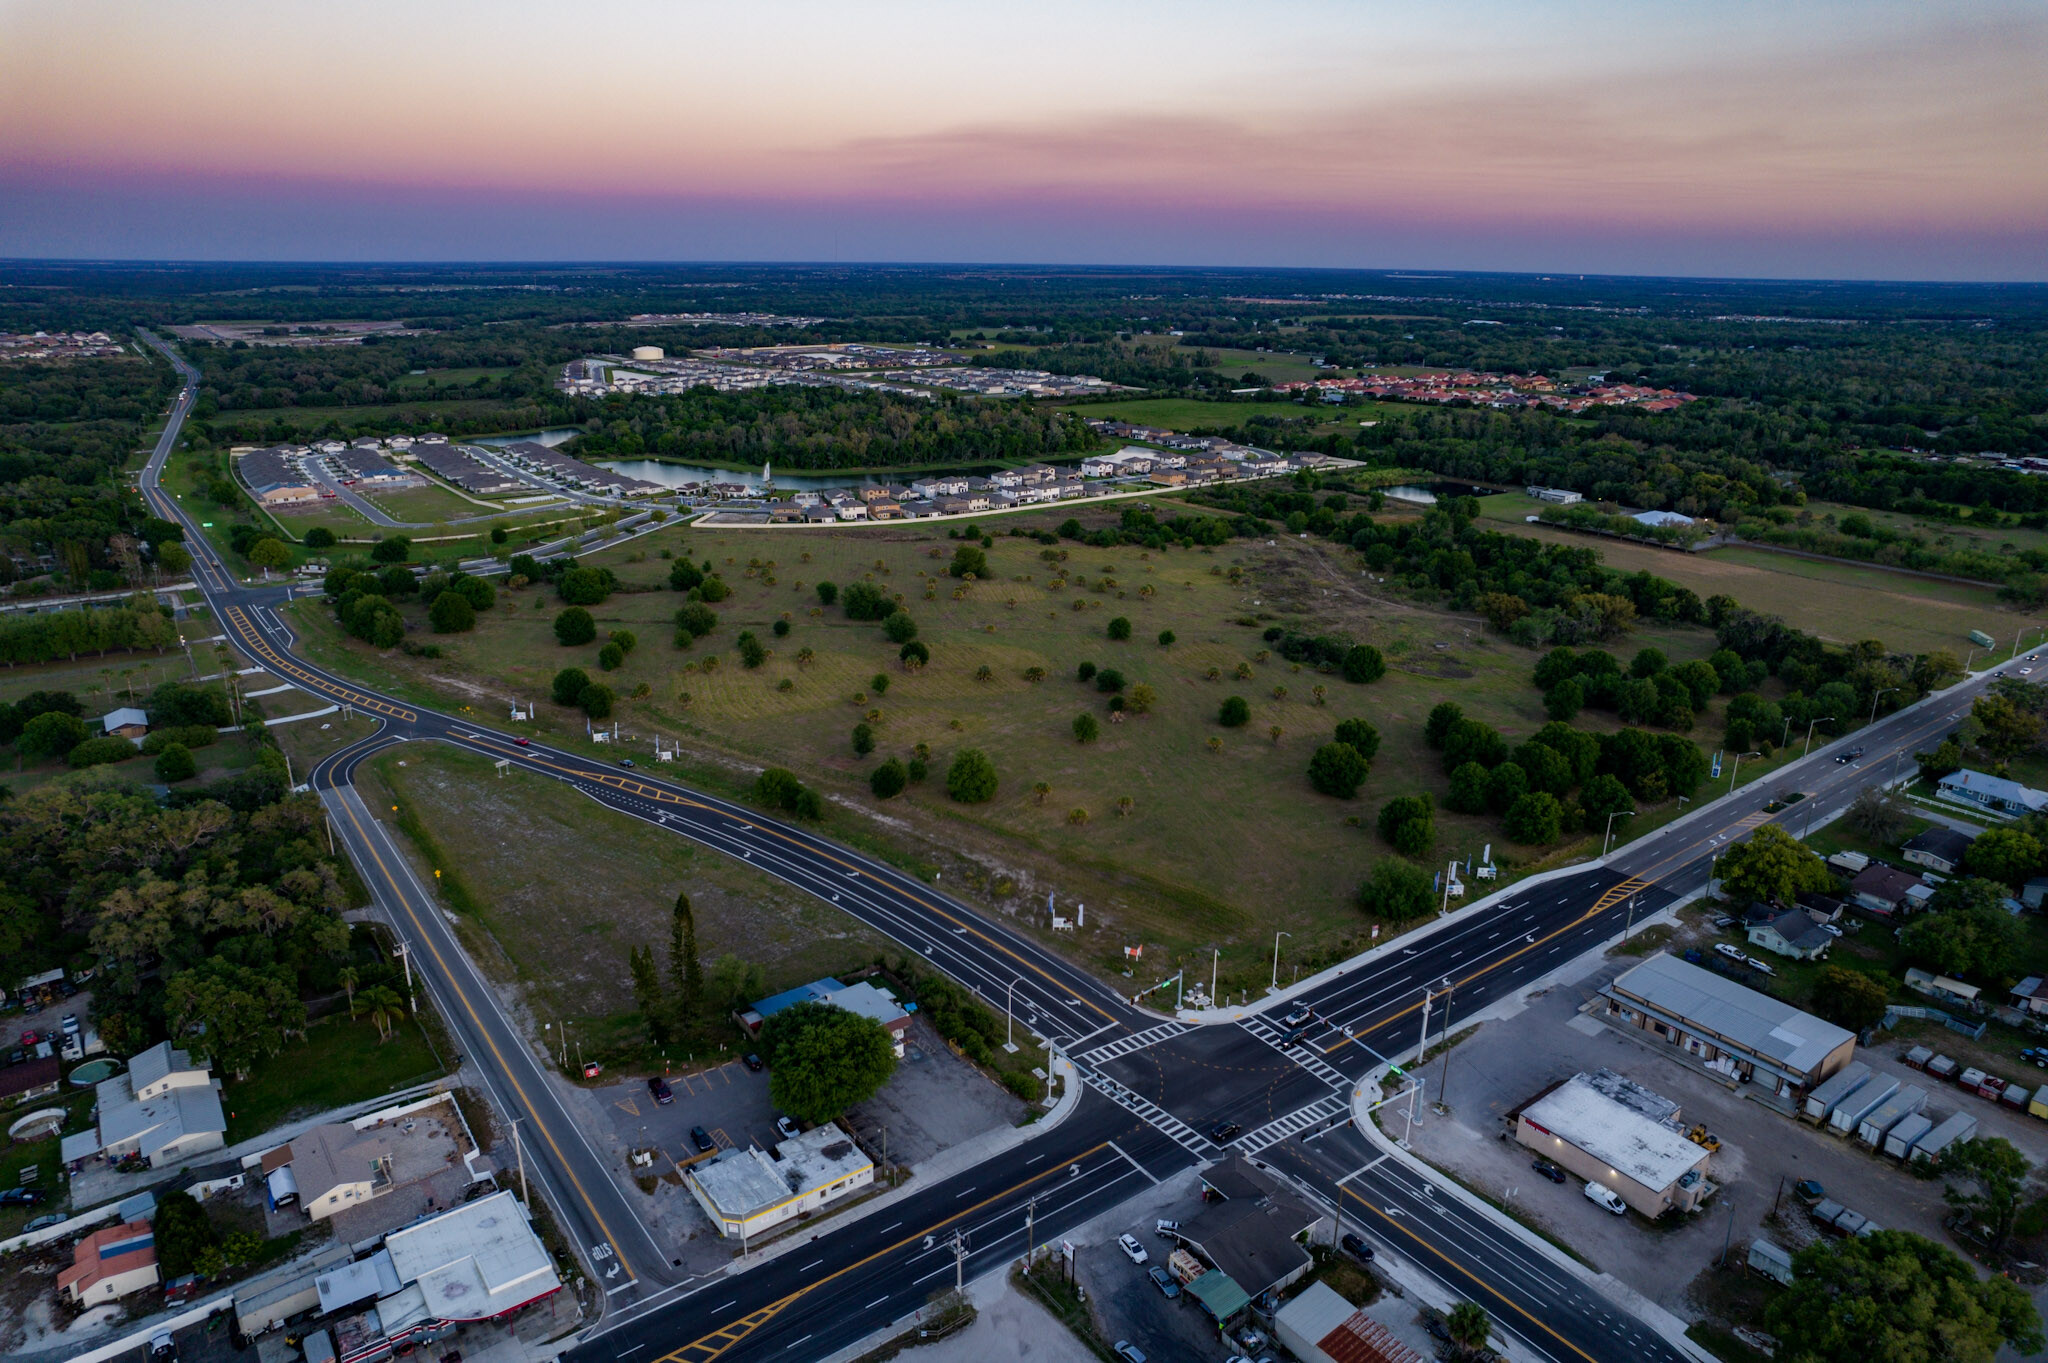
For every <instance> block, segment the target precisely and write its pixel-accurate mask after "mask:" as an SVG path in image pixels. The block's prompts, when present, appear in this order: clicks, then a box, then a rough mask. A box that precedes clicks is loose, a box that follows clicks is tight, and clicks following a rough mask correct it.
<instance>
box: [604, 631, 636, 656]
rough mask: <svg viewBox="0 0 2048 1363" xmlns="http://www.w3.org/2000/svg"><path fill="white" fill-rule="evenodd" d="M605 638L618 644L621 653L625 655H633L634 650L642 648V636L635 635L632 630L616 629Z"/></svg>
mask: <svg viewBox="0 0 2048 1363" xmlns="http://www.w3.org/2000/svg"><path fill="white" fill-rule="evenodd" d="M604 637H605V638H606V639H607V640H609V641H610V642H612V643H615V644H617V645H618V646H619V649H620V651H621V652H624V653H631V652H632V651H633V650H634V649H636V648H638V647H640V636H639V635H637V634H635V633H633V631H632V630H630V629H615V630H613V631H612V632H611V633H610V634H607V635H605V636H604Z"/></svg>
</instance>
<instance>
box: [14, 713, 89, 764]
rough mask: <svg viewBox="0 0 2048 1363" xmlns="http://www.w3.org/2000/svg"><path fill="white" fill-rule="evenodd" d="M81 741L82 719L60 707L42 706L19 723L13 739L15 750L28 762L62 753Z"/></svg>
mask: <svg viewBox="0 0 2048 1363" xmlns="http://www.w3.org/2000/svg"><path fill="white" fill-rule="evenodd" d="M83 742H85V723H84V721H82V720H80V719H79V718H78V716H76V715H68V714H65V713H64V712H63V711H61V710H46V711H44V712H43V713H42V714H39V715H37V716H35V717H34V718H33V719H31V720H29V721H28V723H26V724H24V725H22V726H21V735H20V736H19V737H18V738H16V739H15V740H14V748H15V751H16V752H18V753H20V754H21V755H22V757H24V758H26V759H27V760H28V761H30V762H40V761H42V760H43V759H44V758H47V757H63V756H64V755H65V754H67V753H69V752H70V751H71V750H72V749H73V748H75V747H77V746H78V745H79V744H81V743H83Z"/></svg>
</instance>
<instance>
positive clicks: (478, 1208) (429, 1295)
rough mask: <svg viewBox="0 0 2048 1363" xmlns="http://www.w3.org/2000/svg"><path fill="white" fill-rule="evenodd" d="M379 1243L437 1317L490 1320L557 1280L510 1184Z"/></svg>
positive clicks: (549, 1289)
mask: <svg viewBox="0 0 2048 1363" xmlns="http://www.w3.org/2000/svg"><path fill="white" fill-rule="evenodd" d="M384 1248H385V1251H386V1252H387V1253H389V1254H390V1256H391V1264H392V1267H393V1268H394V1269H396V1270H397V1272H398V1277H399V1279H400V1281H402V1282H407V1283H414V1284H417V1285H418V1287H419V1289H420V1291H421V1293H422V1294H423V1295H424V1297H425V1305H426V1309H427V1310H428V1311H430V1312H431V1313H432V1314H433V1315H434V1316H436V1317H438V1318H439V1319H441V1320H491V1319H494V1318H496V1317H498V1316H502V1315H504V1314H505V1313H506V1312H508V1311H516V1310H518V1309H519V1308H520V1307H522V1306H525V1305H527V1304H528V1303H530V1302H536V1301H539V1300H540V1299H541V1298H542V1297H545V1296H547V1295H549V1294H550V1293H553V1292H556V1291H559V1290H560V1289H561V1286H562V1280H561V1278H560V1277H558V1276H557V1275H556V1273H555V1265H554V1261H553V1260H552V1259H550V1258H549V1257H548V1252H547V1248H546V1247H545V1246H543V1245H542V1244H541V1242H540V1237H539V1236H538V1235H535V1234H534V1233H533V1225H532V1223H531V1222H530V1221H529V1220H528V1219H527V1215H526V1209H525V1208H524V1207H522V1206H520V1205H519V1200H518V1199H517V1198H515V1197H513V1196H512V1193H511V1190H510V1189H507V1190H506V1191H504V1192H501V1193H493V1194H491V1195H490V1196H489V1197H480V1198H478V1199H477V1200H476V1201H474V1202H470V1203H466V1204H464V1205H463V1206H460V1207H453V1208H450V1209H449V1210H448V1211H445V1212H442V1213H441V1214H440V1215H439V1216H434V1217H429V1218H428V1219H427V1220H425V1221H421V1222H418V1223H417V1224H415V1225H411V1226H407V1227H406V1228H405V1229H404V1230H399V1231H393V1232H392V1233H391V1234H389V1235H387V1236H385V1237H384Z"/></svg>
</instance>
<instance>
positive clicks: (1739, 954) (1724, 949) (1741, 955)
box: [1714, 942, 1749, 962]
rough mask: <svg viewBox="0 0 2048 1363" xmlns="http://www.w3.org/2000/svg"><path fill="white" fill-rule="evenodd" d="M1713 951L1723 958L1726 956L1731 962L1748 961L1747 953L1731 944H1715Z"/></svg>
mask: <svg viewBox="0 0 2048 1363" xmlns="http://www.w3.org/2000/svg"><path fill="white" fill-rule="evenodd" d="M1714 950H1716V951H1718V952H1720V953H1721V954H1722V955H1723V956H1726V957H1727V958H1728V959H1729V960H1731V961H1744V962H1746V961H1748V960H1749V956H1748V955H1747V953H1745V952H1744V951H1743V949H1742V948H1741V947H1739V946H1735V945H1733V944H1732V943H1728V942H1716V943H1714Z"/></svg>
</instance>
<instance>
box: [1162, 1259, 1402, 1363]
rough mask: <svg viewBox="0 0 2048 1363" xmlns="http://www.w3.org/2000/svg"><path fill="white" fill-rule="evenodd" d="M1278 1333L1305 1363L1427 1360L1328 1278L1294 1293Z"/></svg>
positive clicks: (1276, 1327)
mask: <svg viewBox="0 0 2048 1363" xmlns="http://www.w3.org/2000/svg"><path fill="white" fill-rule="evenodd" d="M1197 1281H1200V1280H1199V1279H1197ZM1273 1335H1274V1337H1275V1338H1277V1339H1278V1340H1279V1341H1280V1342H1281V1343H1282V1344H1284V1345H1286V1346H1287V1351H1288V1352H1289V1353H1291V1354H1293V1355H1294V1356H1295V1357H1296V1358H1298V1359H1301V1360H1302V1363H1425V1360H1424V1359H1423V1356H1422V1355H1421V1354H1419V1353H1417V1352H1416V1351H1415V1350H1413V1349H1411V1348H1409V1347H1408V1346H1407V1345H1406V1344H1403V1343H1402V1342H1401V1341H1400V1340H1398V1339H1396V1338H1394V1335H1393V1333H1392V1332H1391V1331H1390V1330H1388V1329H1387V1327H1386V1326H1384V1325H1382V1324H1380V1323H1379V1322H1378V1321H1376V1320H1374V1319H1373V1318H1372V1317H1371V1316H1368V1315H1367V1314H1365V1312H1363V1311H1361V1310H1359V1309H1358V1308H1357V1307H1355V1306H1353V1305H1352V1304H1351V1303H1350V1302H1348V1301H1346V1300H1345V1299H1344V1298H1342V1297H1340V1296H1338V1295H1337V1294H1336V1293H1335V1292H1334V1291H1332V1290H1331V1289H1330V1286H1329V1285H1328V1284H1327V1283H1310V1284H1309V1285H1308V1286H1307V1287H1305V1288H1303V1289H1302V1290H1301V1291H1300V1292H1298V1293H1296V1294H1295V1295H1294V1296H1293V1297H1290V1298H1289V1299H1288V1301H1287V1304H1286V1305H1285V1306H1282V1307H1281V1308H1280V1312H1279V1314H1278V1315H1276V1316H1275V1317H1274V1318H1273Z"/></svg>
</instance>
